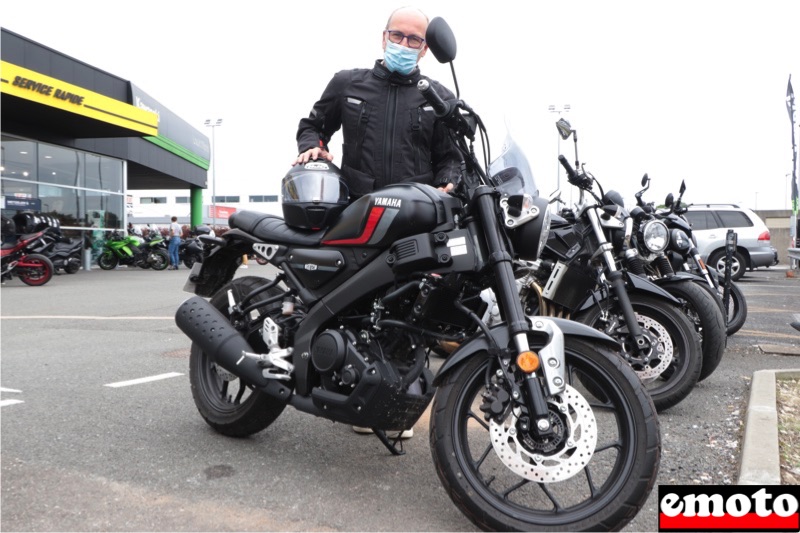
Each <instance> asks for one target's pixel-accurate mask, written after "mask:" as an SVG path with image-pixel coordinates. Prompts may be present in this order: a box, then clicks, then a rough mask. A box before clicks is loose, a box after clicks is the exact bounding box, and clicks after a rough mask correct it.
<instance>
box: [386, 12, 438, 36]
mask: <svg viewBox="0 0 800 533" xmlns="http://www.w3.org/2000/svg"><path fill="white" fill-rule="evenodd" d="M398 16H399V17H401V18H402V19H403V20H404V21H409V20H414V19H417V22H418V23H421V24H424V26H425V28H426V29H427V28H428V22H429V21H428V16H427V15H426V14H425V13H423V12H422V11H421V10H420V9H418V8H416V7H411V6H405V7H398V8H397V9H395V10H394V11H392V14H391V15H389V20H387V21H386V29H387V30H388V29H391V26H392V22H393V19H394V18H395V17H398ZM423 35H425V34H424V33H423Z"/></svg>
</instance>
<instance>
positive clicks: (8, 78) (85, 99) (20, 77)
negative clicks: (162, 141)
mask: <svg viewBox="0 0 800 533" xmlns="http://www.w3.org/2000/svg"><path fill="white" fill-rule="evenodd" d="M0 65H2V70H0V78H1V79H0V81H1V82H2V83H0V90H2V92H4V93H6V94H9V95H12V96H17V97H19V98H24V99H25V100H30V101H32V102H37V103H39V104H43V105H47V106H51V107H56V108H58V109H63V110H64V111H69V112H70V113H75V114H78V115H83V116H85V117H89V118H92V119H95V120H99V121H101V122H107V123H109V124H114V125H117V126H121V127H123V128H127V129H129V130H134V131H138V132H139V133H142V134H144V135H152V136H156V135H158V115H156V114H155V113H153V112H151V111H145V110H144V109H139V108H138V107H135V106H132V105H130V104H126V103H125V102H121V101H119V100H115V99H113V98H109V97H108V96H104V95H102V94H98V93H95V92H92V91H90V90H88V89H84V88H83V87H78V86H77V85H72V84H71V83H67V82H65V81H61V80H57V79H55V78H51V77H50V76H45V75H44V74H40V73H38V72H35V71H33V70H29V69H26V68H23V67H20V66H17V65H14V64H11V63H8V62H6V61H2V63H0Z"/></svg>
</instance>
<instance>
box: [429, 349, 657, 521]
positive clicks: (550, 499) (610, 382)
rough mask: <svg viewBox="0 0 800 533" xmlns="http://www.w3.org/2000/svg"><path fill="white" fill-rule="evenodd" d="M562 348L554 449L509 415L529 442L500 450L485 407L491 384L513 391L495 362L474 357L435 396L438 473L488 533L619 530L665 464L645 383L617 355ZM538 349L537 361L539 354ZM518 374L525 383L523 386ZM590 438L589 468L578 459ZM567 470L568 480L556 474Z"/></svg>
mask: <svg viewBox="0 0 800 533" xmlns="http://www.w3.org/2000/svg"><path fill="white" fill-rule="evenodd" d="M564 340H565V345H564V354H565V362H566V367H567V368H566V373H565V375H566V377H567V382H568V385H569V386H570V387H568V388H567V390H566V391H565V392H564V393H561V394H558V395H556V396H553V397H548V398H546V400H547V402H548V406H549V407H550V412H551V420H553V421H554V427H556V426H557V427H558V428H561V431H560V432H557V433H556V436H555V437H554V438H553V439H551V440H550V442H547V441H546V440H545V439H542V438H541V437H538V436H536V435H534V434H533V433H532V432H530V431H528V430H527V429H526V428H525V427H524V425H523V423H521V422H520V420H521V419H517V420H515V418H514V417H513V416H512V412H513V411H512V409H506V411H505V413H506V414H505V415H504V416H505V419H504V420H503V421H502V422H501V424H503V425H506V424H514V423H515V422H516V426H515V429H516V431H517V434H518V435H524V440H522V439H520V441H518V442H516V437H514V441H515V442H516V443H517V453H511V454H508V455H501V454H500V453H498V452H497V451H495V450H496V449H495V448H494V447H495V445H494V444H493V442H492V441H493V440H494V438H495V437H494V434H493V433H492V431H493V430H494V429H495V428H496V427H497V423H496V422H494V421H492V422H489V423H487V422H485V421H484V416H483V413H482V412H481V411H480V407H481V405H482V403H483V402H484V401H485V396H484V395H485V394H492V393H494V392H495V391H496V390H497V389H493V388H487V385H489V383H487V382H489V381H491V385H492V386H494V385H497V386H499V387H500V388H502V389H503V390H505V391H506V393H507V394H509V395H510V394H511V391H510V390H509V387H508V386H507V384H506V382H505V380H502V378H498V377H497V376H496V374H495V370H497V368H496V367H497V364H498V363H497V361H496V360H495V359H494V358H491V357H489V356H488V354H483V356H482V354H475V356H474V357H472V358H470V359H468V360H467V361H465V362H464V363H463V364H462V365H460V366H459V367H456V368H455V369H453V370H452V372H451V373H450V374H449V375H448V376H447V377H446V379H445V382H444V383H443V384H442V385H441V386H440V387H439V389H438V390H437V392H436V396H435V397H434V401H433V407H432V411H431V413H432V414H431V420H430V445H431V454H432V455H433V461H434V464H435V466H436V472H437V474H438V475H439V479H440V480H441V482H442V484H443V485H444V487H445V489H446V490H447V493H448V495H449V496H450V498H451V499H452V501H453V503H455V505H456V506H457V507H458V508H459V509H460V510H461V511H462V512H463V513H464V514H465V515H466V516H467V517H468V518H469V519H470V520H471V521H472V522H473V523H474V524H475V525H476V526H478V527H479V528H481V529H483V530H487V531H588V530H593V531H598V530H604V531H610V530H618V529H621V528H622V527H623V526H624V525H625V524H626V523H628V522H629V521H630V520H631V519H632V518H633V517H634V516H636V513H637V512H638V511H639V509H641V508H642V506H644V504H645V503H646V501H647V498H648V495H649V494H650V492H651V490H652V488H653V485H654V483H655V480H656V476H657V473H658V467H659V461H660V456H661V444H660V434H659V425H658V418H657V417H656V413H655V409H654V406H653V403H652V401H651V399H650V398H649V397H648V395H647V393H646V391H645V390H644V389H643V387H642V384H641V382H640V380H639V379H638V377H637V376H636V374H635V373H634V372H633V371H632V369H631V368H630V367H629V366H628V365H627V364H626V363H625V362H624V361H623V360H622V359H620V358H619V357H618V356H617V355H615V354H614V353H613V352H610V351H608V350H606V349H605V348H600V347H598V346H594V345H591V344H589V343H587V342H584V341H581V340H577V339H574V338H568V337H567V338H565V339H564ZM531 348H532V349H533V350H535V351H537V352H538V350H539V348H541V346H532V347H531ZM512 370H513V368H512ZM514 375H515V376H516V379H517V382H518V384H521V383H522V382H523V381H524V379H526V378H525V377H524V376H522V375H520V374H519V373H517V372H515V373H514ZM498 380H500V381H498ZM586 383H590V384H591V386H590V387H586V386H585V384H586ZM523 389H524V387H523ZM591 391H594V394H593V393H592V392H591ZM575 393H577V396H579V397H580V399H578V398H576V394H575ZM565 406H566V407H565ZM590 406H591V407H590ZM514 409H515V410H516V409H517V408H516V407H515V408H514ZM587 410H588V413H587V412H586V411H587ZM580 414H583V415H587V418H579V417H578V416H576V415H580ZM589 419H593V420H590V422H589V423H587V420H589ZM576 428H578V429H579V432H580V433H579V434H578V431H577V430H576ZM567 433H569V435H568V434H567ZM508 434H512V433H511V432H510V431H509V433H508ZM592 437H594V445H592V444H591V439H592ZM566 439H569V442H566ZM572 439H575V441H576V442H577V444H576V442H572ZM585 439H587V441H586V444H587V445H589V448H588V453H589V454H590V455H591V456H590V458H589V460H588V463H587V462H586V461H587V460H586V455H585V454H584V455H581V454H580V453H578V452H577V448H578V447H580V446H582V445H583V442H582V441H584V440H585ZM554 441H559V442H554ZM565 444H566V446H565ZM573 444H575V447H573ZM573 452H574V453H573ZM520 458H523V460H521V461H520ZM515 462H516V463H519V464H515ZM520 467H522V468H520ZM561 467H566V468H569V469H570V470H571V473H570V474H569V475H566V474H562V475H559V474H560V472H558V470H560V469H561ZM517 472H520V473H517ZM559 477H563V478H564V479H558V478H559Z"/></svg>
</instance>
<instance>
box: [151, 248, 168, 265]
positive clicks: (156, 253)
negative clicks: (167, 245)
mask: <svg viewBox="0 0 800 533" xmlns="http://www.w3.org/2000/svg"><path fill="white" fill-rule="evenodd" d="M146 264H147V266H148V267H153V270H165V269H166V268H167V267H168V266H169V254H167V252H165V251H164V250H151V251H150V252H149V253H148V254H147V261H146Z"/></svg>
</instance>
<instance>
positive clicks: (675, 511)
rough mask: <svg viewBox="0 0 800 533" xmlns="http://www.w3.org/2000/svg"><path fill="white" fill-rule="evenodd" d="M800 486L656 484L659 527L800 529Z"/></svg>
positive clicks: (664, 528)
mask: <svg viewBox="0 0 800 533" xmlns="http://www.w3.org/2000/svg"><path fill="white" fill-rule="evenodd" d="M798 508H800V486H782V485H761V486H759V485H730V486H728V485H705V486H701V485H660V486H659V487H658V511H659V515H658V530H659V531H800V512H798Z"/></svg>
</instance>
